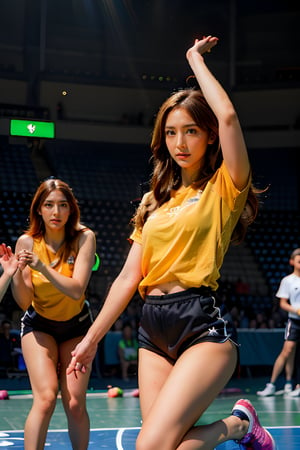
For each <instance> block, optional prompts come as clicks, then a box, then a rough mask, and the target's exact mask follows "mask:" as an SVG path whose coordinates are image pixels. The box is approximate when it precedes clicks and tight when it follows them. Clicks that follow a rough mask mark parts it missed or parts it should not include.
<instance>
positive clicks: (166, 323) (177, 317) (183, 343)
mask: <svg viewBox="0 0 300 450" xmlns="http://www.w3.org/2000/svg"><path fill="white" fill-rule="evenodd" d="M229 338H230V336H229V335H228V334H227V330H226V324H225V321H224V320H223V319H222V317H221V315H220V309H219V308H217V307H216V306H215V298H214V297H213V292H212V291H211V290H210V289H209V288H205V287H200V288H190V289H187V290H185V291H181V292H176V293H174V294H166V295H148V296H147V297H146V299H145V304H144V305H143V310H142V317H141V322H140V327H139V330H138V339H139V346H140V348H145V349H148V350H151V351H153V352H155V353H158V354H159V355H162V356H164V357H165V358H167V359H168V360H170V361H172V362H175V361H176V360H177V358H178V357H179V356H180V355H181V354H182V353H183V352H184V351H185V350H186V349H187V348H189V347H191V346H192V345H194V344H198V343H200V342H205V341H206V342H207V341H209V342H217V343H222V342H225V341H227V340H228V339H229Z"/></svg>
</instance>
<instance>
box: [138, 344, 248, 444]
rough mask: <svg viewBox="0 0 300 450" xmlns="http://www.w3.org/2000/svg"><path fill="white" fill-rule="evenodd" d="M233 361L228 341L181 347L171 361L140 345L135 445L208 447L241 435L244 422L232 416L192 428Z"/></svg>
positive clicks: (234, 356)
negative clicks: (140, 422)
mask: <svg viewBox="0 0 300 450" xmlns="http://www.w3.org/2000/svg"><path fill="white" fill-rule="evenodd" d="M236 361H237V352H236V349H235V348H234V347H233V344H232V343H231V342H229V341H227V342H225V343H224V344H216V343H211V342H205V343H200V344H197V345H195V346H193V347H191V348H189V349H188V350H186V351H185V352H184V353H183V355H182V356H181V357H180V358H179V359H178V361H177V362H176V364H175V365H174V366H172V365H171V364H170V363H169V362H168V361H166V360H165V359H164V358H162V357H161V356H159V355H157V354H155V353H152V352H150V351H147V350H145V349H141V350H140V355H139V362H140V365H139V386H140V400H141V411H142V418H143V425H142V428H141V432H140V434H139V436H138V439H137V444H136V448H137V450H152V449H153V450H157V449H158V448H159V449H160V450H174V449H180V450H183V449H196V448H197V449H205V450H212V449H213V448H214V447H215V446H216V445H218V444H220V443H222V442H225V441H227V440H229V439H240V438H242V437H243V436H244V434H245V433H246V432H247V429H248V426H249V423H248V421H242V420H240V419H239V418H237V417H234V416H229V417H228V418H227V419H224V420H222V421H218V422H215V423H213V424H211V425H207V426H199V427H196V428H192V427H193V425H194V424H195V422H196V421H197V420H198V419H199V417H201V415H202V414H203V412H204V411H205V410H206V409H207V408H208V406H209V405H210V404H211V403H212V402H213V400H214V399H215V398H216V396H217V395H218V394H219V392H220V391H221V390H222V389H223V387H224V386H225V385H226V383H227V382H228V381H229V379H230V377H231V375H232V373H233V372H234V369H235V365H236Z"/></svg>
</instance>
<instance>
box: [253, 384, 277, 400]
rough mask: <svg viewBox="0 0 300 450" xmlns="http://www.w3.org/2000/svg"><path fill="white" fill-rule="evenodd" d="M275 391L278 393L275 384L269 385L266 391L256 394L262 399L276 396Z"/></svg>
mask: <svg viewBox="0 0 300 450" xmlns="http://www.w3.org/2000/svg"><path fill="white" fill-rule="evenodd" d="M275 391H276V388H275V384H273V383H267V384H266V387H265V388H264V390H263V391H258V392H256V394H257V395H259V396H260V397H269V396H271V395H275Z"/></svg>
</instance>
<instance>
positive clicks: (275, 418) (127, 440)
mask: <svg viewBox="0 0 300 450" xmlns="http://www.w3.org/2000/svg"><path fill="white" fill-rule="evenodd" d="M247 386H248V387H246V388H245V386H242V387H241V388H234V389H233V388H228V389H227V390H225V391H224V393H223V394H221V395H220V396H219V397H218V398H217V399H216V400H215V401H214V403H213V404H212V405H211V406H210V407H209V408H208V410H207V411H206V412H205V414H204V415H203V416H202V418H201V419H200V420H199V421H198V424H204V423H210V422H213V421H215V420H218V419H221V418H223V417H225V416H227V415H228V414H229V413H230V411H231V409H232V406H233V405H234V403H235V402H236V400H238V399H239V398H248V399H249V400H250V401H251V402H252V403H253V405H254V406H255V408H256V409H257V411H258V414H259V417H260V419H261V422H262V424H263V425H264V426H266V427H267V428H268V430H269V431H270V433H271V434H272V435H273V437H274V438H275V441H276V443H277V450H299V449H300V414H299V413H300V398H287V397H285V396H283V395H276V396H274V397H267V398H259V397H257V396H256V394H255V392H256V389H257V386H255V384H254V383H253V380H252V381H251V380H248V381H247ZM249 386H250V387H249ZM132 393H133V389H125V390H124V395H123V397H119V398H108V396H107V390H99V391H96V390H95V391H89V392H88V394H87V407H88V411H89V415H90V421H91V434H90V443H89V450H96V449H108V450H114V449H116V450H134V448H135V439H136V436H137V434H138V431H139V428H140V425H141V416H140V409H139V399H138V398H136V397H133V396H132ZM9 394H10V395H9V399H8V400H1V401H0V448H3V449H5V448H6V449H23V448H24V447H23V425H24V421H25V419H26V416H27V413H28V411H29V408H30V405H31V402H32V396H31V393H30V391H27V392H25V391H24V392H21V391H20V393H19V392H18V391H11V392H9ZM46 448H49V450H50V449H51V448H52V449H53V450H62V449H64V450H68V449H71V446H70V442H69V439H68V433H67V423H66V417H65V414H64V411H63V407H62V403H61V399H60V398H59V397H58V400H57V406H56V409H55V412H54V415H53V417H52V420H51V423H50V427H49V432H48V436H47V442H46ZM238 449H239V450H241V449H240V447H239V446H238V445H237V444H235V443H234V442H233V441H229V442H227V443H225V444H222V445H219V446H218V447H217V450H238Z"/></svg>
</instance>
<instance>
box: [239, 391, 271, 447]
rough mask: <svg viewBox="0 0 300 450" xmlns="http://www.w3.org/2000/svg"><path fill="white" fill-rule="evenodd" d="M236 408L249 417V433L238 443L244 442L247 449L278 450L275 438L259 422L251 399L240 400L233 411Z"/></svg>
mask: <svg viewBox="0 0 300 450" xmlns="http://www.w3.org/2000/svg"><path fill="white" fill-rule="evenodd" d="M236 410H239V411H242V412H243V413H244V414H246V416H247V417H248V418H249V428H248V433H247V434H245V436H244V437H243V438H242V439H241V440H239V441H238V443H239V444H243V445H244V446H245V449H247V450H248V449H249V450H250V449H252V450H276V444H275V441H274V439H273V438H272V436H271V434H270V433H269V432H268V431H267V430H266V429H265V428H264V427H262V426H261V424H260V423H259V420H258V417H257V413H256V411H255V409H254V407H253V405H252V404H251V403H250V402H249V400H245V399H241V400H238V401H237V402H236V404H235V405H234V407H233V410H232V411H236Z"/></svg>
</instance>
